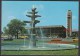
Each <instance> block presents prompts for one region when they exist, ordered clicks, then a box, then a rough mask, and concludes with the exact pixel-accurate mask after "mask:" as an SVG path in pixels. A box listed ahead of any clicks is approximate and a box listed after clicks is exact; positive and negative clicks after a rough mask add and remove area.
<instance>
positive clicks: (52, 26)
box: [35, 25, 64, 28]
mask: <svg viewBox="0 0 80 56" xmlns="http://www.w3.org/2000/svg"><path fill="white" fill-rule="evenodd" d="M54 27H64V26H63V25H49V26H36V27H35V28H54Z"/></svg>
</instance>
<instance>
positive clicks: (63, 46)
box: [1, 43, 78, 50]
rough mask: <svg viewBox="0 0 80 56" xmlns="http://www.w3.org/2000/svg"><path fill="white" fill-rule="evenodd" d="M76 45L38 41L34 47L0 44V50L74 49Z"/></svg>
mask: <svg viewBox="0 0 80 56" xmlns="http://www.w3.org/2000/svg"><path fill="white" fill-rule="evenodd" d="M76 48H78V46H76V45H72V44H55V43H51V44H49V43H44V46H42V43H38V44H37V46H36V47H33V48H32V47H31V48H30V47H28V46H27V45H26V46H25V47H23V46H22V45H14V46H11V45H10V46H9V45H5V46H1V50H66V49H76Z"/></svg>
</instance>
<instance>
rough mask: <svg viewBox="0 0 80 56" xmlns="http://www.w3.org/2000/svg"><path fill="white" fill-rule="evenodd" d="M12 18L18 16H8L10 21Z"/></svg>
mask: <svg viewBox="0 0 80 56" xmlns="http://www.w3.org/2000/svg"><path fill="white" fill-rule="evenodd" d="M12 19H16V17H15V16H8V19H7V20H8V21H10V20H12Z"/></svg>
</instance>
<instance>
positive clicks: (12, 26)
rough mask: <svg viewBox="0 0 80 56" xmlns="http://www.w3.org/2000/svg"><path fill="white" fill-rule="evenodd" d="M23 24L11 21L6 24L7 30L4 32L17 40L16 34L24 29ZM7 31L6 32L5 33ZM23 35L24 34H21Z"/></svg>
mask: <svg viewBox="0 0 80 56" xmlns="http://www.w3.org/2000/svg"><path fill="white" fill-rule="evenodd" d="M25 25H26V24H25V23H24V22H23V21H20V20H18V19H13V20H11V21H10V22H9V23H8V24H7V28H8V29H6V28H5V30H4V31H5V32H6V33H8V34H10V35H11V36H15V37H16V38H17V39H18V34H19V33H21V32H22V31H23V30H25V31H26V29H25ZM7 31H8V32H7ZM22 33H25V32H22Z"/></svg>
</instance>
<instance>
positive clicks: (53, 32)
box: [36, 25, 66, 38]
mask: <svg viewBox="0 0 80 56" xmlns="http://www.w3.org/2000/svg"><path fill="white" fill-rule="evenodd" d="M40 29H41V30H40ZM65 29H66V28H65V27H64V26H63V25H53V26H38V27H36V30H37V32H36V34H38V36H39V35H40V31H42V34H43V35H45V36H47V37H52V36H57V37H61V38H65V37H66V31H65Z"/></svg>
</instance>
